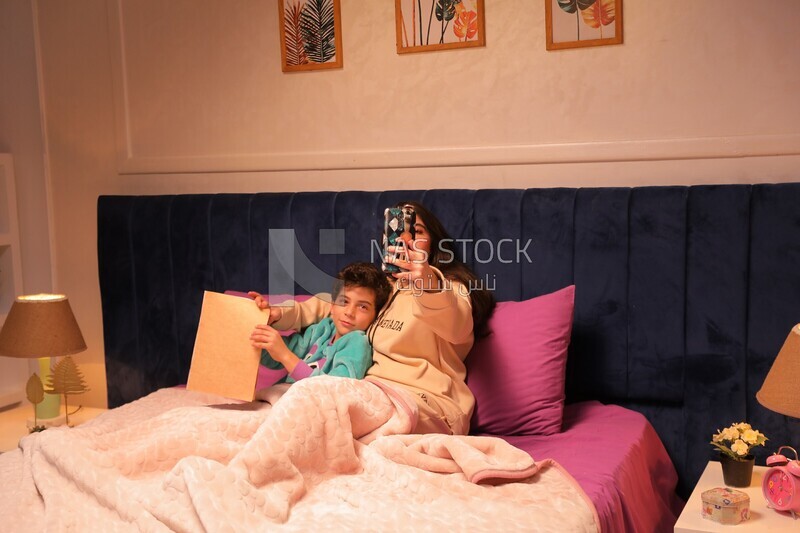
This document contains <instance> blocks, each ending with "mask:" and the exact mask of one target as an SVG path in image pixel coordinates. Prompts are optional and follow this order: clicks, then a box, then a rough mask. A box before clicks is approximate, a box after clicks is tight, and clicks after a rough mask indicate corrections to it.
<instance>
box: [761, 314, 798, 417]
mask: <svg viewBox="0 0 800 533" xmlns="http://www.w3.org/2000/svg"><path fill="white" fill-rule="evenodd" d="M756 399H757V400H758V402H759V403H760V404H761V405H763V406H764V407H766V408H767V409H769V410H771V411H775V412H776V413H780V414H782V415H786V416H792V417H794V418H800V324H798V325H796V326H795V327H793V328H792V331H790V332H789V336H788V337H787V338H786V342H784V343H783V348H781V351H780V352H778V357H776V358H775V362H774V363H772V368H770V369H769V373H768V374H767V377H766V379H765V380H764V384H763V385H762V386H761V390H760V391H758V392H757V393H756Z"/></svg>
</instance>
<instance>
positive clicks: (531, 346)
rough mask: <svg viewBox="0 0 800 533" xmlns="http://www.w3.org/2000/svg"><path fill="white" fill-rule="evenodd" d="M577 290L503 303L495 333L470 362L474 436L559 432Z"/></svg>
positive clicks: (494, 321) (496, 316)
mask: <svg viewBox="0 0 800 533" xmlns="http://www.w3.org/2000/svg"><path fill="white" fill-rule="evenodd" d="M574 304H575V286H574V285H570V286H569V287H565V288H563V289H561V290H558V291H556V292H554V293H551V294H545V295H543V296H539V297H536V298H532V299H530V300H525V301H524V302H499V303H498V304H497V308H496V309H495V312H494V315H493V316H492V318H491V319H490V320H489V327H490V328H491V330H492V334H491V335H489V336H488V337H484V338H482V339H479V340H478V341H477V342H476V343H475V346H474V347H473V348H472V352H470V354H469V356H468V357H467V360H466V365H467V385H468V386H469V388H470V390H471V391H472V393H473V394H474V395H475V411H474V413H473V414H472V424H471V428H472V429H471V431H472V432H473V433H490V434H493V435H552V434H553V433H559V432H561V418H562V414H563V412H564V378H565V374H566V366H567V348H568V347H569V339H570V334H571V332H572V310H573V307H574Z"/></svg>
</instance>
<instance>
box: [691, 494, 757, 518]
mask: <svg viewBox="0 0 800 533" xmlns="http://www.w3.org/2000/svg"><path fill="white" fill-rule="evenodd" d="M700 498H701V499H702V500H703V518H708V519H709V520H713V521H714V522H719V523H720V524H726V525H731V524H738V523H739V522H742V521H744V520H748V519H749V518H750V496H748V495H747V494H745V493H744V492H742V491H740V490H733V489H729V488H725V487H717V488H714V489H711V490H707V491H705V492H704V493H703V494H701V495H700Z"/></svg>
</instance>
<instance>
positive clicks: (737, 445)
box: [731, 439, 748, 455]
mask: <svg viewBox="0 0 800 533" xmlns="http://www.w3.org/2000/svg"><path fill="white" fill-rule="evenodd" d="M731 450H732V451H733V452H734V453H737V454H738V455H747V450H748V447H747V444H745V443H744V441H743V440H742V439H737V440H736V442H734V443H733V444H732V445H731Z"/></svg>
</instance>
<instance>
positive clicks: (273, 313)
mask: <svg viewBox="0 0 800 533" xmlns="http://www.w3.org/2000/svg"><path fill="white" fill-rule="evenodd" d="M247 296H249V297H250V298H252V299H253V301H254V302H255V303H256V305H257V306H258V308H259V309H264V310H269V318H268V319H267V324H274V323H275V322H277V321H278V320H280V319H281V318H283V309H281V308H280V307H271V306H270V305H269V300H267V299H266V298H265V297H264V296H263V295H262V294H261V293H258V292H255V291H250V292H248V293H247Z"/></svg>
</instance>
